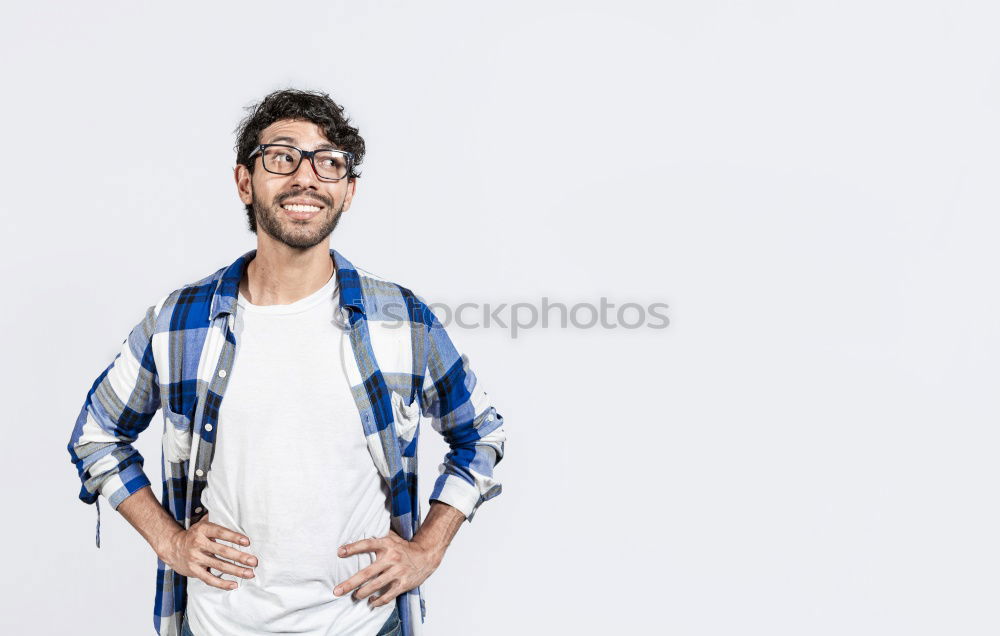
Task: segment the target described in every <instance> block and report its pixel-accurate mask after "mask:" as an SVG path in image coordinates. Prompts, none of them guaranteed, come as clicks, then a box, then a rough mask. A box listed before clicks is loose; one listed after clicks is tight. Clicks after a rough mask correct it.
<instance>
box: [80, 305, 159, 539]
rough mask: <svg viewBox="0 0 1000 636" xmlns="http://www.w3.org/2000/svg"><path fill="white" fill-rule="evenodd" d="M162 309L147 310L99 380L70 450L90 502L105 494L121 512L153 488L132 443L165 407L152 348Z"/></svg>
mask: <svg viewBox="0 0 1000 636" xmlns="http://www.w3.org/2000/svg"><path fill="white" fill-rule="evenodd" d="M157 307H158V305H153V306H151V307H149V309H147V310H146V314H145V317H144V318H143V319H142V321H141V322H140V323H139V324H138V325H136V326H135V327H134V328H133V329H132V331H131V333H130V334H129V335H128V337H127V338H126V339H125V341H124V342H123V343H122V348H121V351H120V352H119V353H118V354H117V355H116V356H115V358H114V360H112V361H111V364H109V365H108V367H107V368H106V369H105V370H104V371H103V372H102V373H101V374H100V375H99V376H98V377H97V379H96V380H95V381H94V383H93V385H92V386H91V388H90V391H89V392H88V393H87V398H86V400H85V401H84V403H83V408H81V409H80V415H79V416H78V417H77V420H76V425H75V426H74V427H73V433H72V435H71V436H70V441H69V445H68V446H67V450H68V451H69V454H70V459H71V461H72V462H73V464H75V465H76V470H77V473H78V475H79V477H80V481H81V483H82V486H81V488H80V499H81V500H82V501H83V502H84V503H88V504H92V503H94V502H96V501H97V500H98V497H99V495H104V497H105V498H106V499H107V500H108V502H109V503H110V504H111V506H112V507H113V508H115V509H117V508H118V506H119V505H120V504H121V502H122V501H124V500H125V499H126V498H127V497H128V496H129V495H131V494H133V493H135V492H136V491H138V490H140V489H142V488H144V487H145V486H149V485H150V481H149V478H148V477H147V476H146V474H145V473H144V472H143V469H142V465H143V457H142V455H141V454H140V453H139V451H138V450H136V449H135V448H133V446H132V443H133V442H134V441H135V440H136V439H137V438H138V436H139V434H140V433H141V432H142V431H144V430H145V429H146V427H147V426H149V422H150V420H151V419H152V417H153V415H154V414H155V413H156V411H157V409H158V408H159V407H160V390H159V384H158V377H157V373H156V365H155V364H154V361H153V347H152V337H153V333H154V329H155V325H156V314H157ZM99 531H100V526H99V525H98V532H99ZM98 538H99V534H98ZM98 545H100V541H99V540H98Z"/></svg>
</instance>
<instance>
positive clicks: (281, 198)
mask: <svg viewBox="0 0 1000 636" xmlns="http://www.w3.org/2000/svg"><path fill="white" fill-rule="evenodd" d="M288 199H314V200H315V201H318V202H319V203H321V204H322V205H324V206H325V207H328V208H329V207H332V206H333V201H330V200H329V199H327V198H326V197H324V196H321V195H319V194H306V193H304V192H289V193H287V194H279V195H278V196H276V197H275V198H274V202H275V203H276V204H277V205H283V204H284V203H285V201H287V200H288Z"/></svg>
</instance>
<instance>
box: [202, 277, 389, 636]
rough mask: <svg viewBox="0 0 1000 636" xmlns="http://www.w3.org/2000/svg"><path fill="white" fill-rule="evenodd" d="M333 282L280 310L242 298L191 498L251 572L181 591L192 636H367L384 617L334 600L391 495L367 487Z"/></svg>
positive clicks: (372, 482)
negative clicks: (349, 547)
mask: <svg viewBox="0 0 1000 636" xmlns="http://www.w3.org/2000/svg"><path fill="white" fill-rule="evenodd" d="M338 291H339V290H338V289H337V277H336V275H334V276H332V277H331V278H330V281H329V282H327V283H326V284H325V285H324V286H323V287H322V288H321V289H319V290H317V291H316V292H314V293H312V294H310V295H309V296H307V297H305V298H302V299H300V300H298V301H296V302H294V303H291V304H288V305H252V304H250V303H249V302H247V300H246V298H244V297H243V295H242V294H240V295H239V297H238V300H237V302H238V303H239V308H238V310H237V312H236V319H235V321H234V326H233V328H234V330H235V332H236V343H237V349H236V359H235V361H234V366H233V371H232V376H231V377H230V379H229V384H228V386H227V388H226V394H225V396H224V397H223V400H222V405H221V408H220V411H219V426H218V430H217V432H216V442H215V456H214V458H213V460H212V468H211V470H210V471H209V474H208V476H207V478H206V479H207V485H206V488H205V490H204V492H203V493H202V505H203V506H204V507H205V509H206V510H207V511H208V512H207V518H208V521H211V522H212V523H216V524H219V525H221V526H224V527H226V528H230V529H232V530H235V531H236V532H240V533H243V534H245V535H246V536H247V537H249V538H250V545H249V546H248V547H243V546H239V545H235V544H231V543H229V542H224V541H223V542H220V543H222V544H223V545H230V546H232V547H235V548H237V549H238V550H241V551H244V552H248V553H250V554H253V555H254V556H256V557H257V559H258V565H257V567H256V568H253V569H254V573H255V578H251V579H244V578H242V577H238V576H234V575H231V574H221V573H220V572H219V571H218V570H215V569H212V570H211V572H212V574H214V575H216V576H220V575H221V577H222V578H223V579H225V580H229V581H236V582H237V584H238V585H239V587H238V588H237V589H235V590H231V591H230V590H221V589H218V588H216V587H212V586H210V585H208V584H206V583H204V582H202V581H201V580H199V579H197V578H194V577H189V578H188V601H187V612H188V614H189V615H190V618H189V620H190V622H191V628H192V630H193V632H194V633H195V634H198V636H257V635H262V634H279V633H284V634H291V633H294V634H304V635H308V636H333V635H338V636H340V635H357V636H374V634H376V633H378V630H379V629H380V628H381V627H382V625H383V624H384V623H385V621H386V620H387V619H388V618H389V615H390V614H391V613H392V610H393V607H394V605H395V604H394V603H386V604H385V605H383V606H381V607H377V608H370V607H369V606H368V599H362V600H360V601H355V600H353V599H352V598H351V594H350V593H347V594H344V595H342V596H340V597H335V596H334V595H333V588H334V587H336V586H337V585H338V584H339V583H343V582H344V581H346V580H347V579H348V578H350V577H351V576H353V575H354V574H356V573H357V572H358V571H359V570H361V569H363V568H364V567H367V566H368V565H370V564H371V563H372V562H373V561H374V558H375V555H374V553H365V554H362V555H354V556H349V557H346V558H341V557H340V556H338V555H337V549H338V548H339V547H340V546H341V545H342V544H344V543H348V542H352V541H357V540H360V539H363V538H368V537H383V536H385V535H386V534H387V533H388V531H389V527H390V526H389V519H390V511H389V490H388V487H387V486H386V484H385V481H384V480H383V479H382V478H381V476H380V475H379V474H378V471H377V470H376V468H375V464H374V462H373V461H372V457H371V454H370V453H369V451H368V446H367V444H366V442H365V436H364V431H363V428H362V423H361V420H360V416H359V414H358V409H357V406H355V401H354V397H353V396H352V395H351V389H350V386H349V384H348V380H347V375H346V373H345V370H344V361H345V360H349V358H347V357H346V356H353V355H354V354H353V351H352V349H351V343H350V340H349V337H348V334H347V333H346V332H345V331H344V329H343V328H342V326H341V322H339V321H338V319H339V311H340V308H339V302H338Z"/></svg>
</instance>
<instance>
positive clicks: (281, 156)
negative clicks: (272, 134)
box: [247, 144, 354, 181]
mask: <svg viewBox="0 0 1000 636" xmlns="http://www.w3.org/2000/svg"><path fill="white" fill-rule="evenodd" d="M257 153H260V156H261V164H262V165H263V166H264V170H267V171H268V172H270V173H271V174H284V175H288V174H293V173H294V172H295V171H296V170H298V169H299V164H300V163H302V158H303V157H305V158H307V159H309V163H311V164H312V168H313V172H315V173H316V176H318V177H319V178H320V179H323V180H324V181H340V180H341V179H343V178H344V177H346V176H348V175H349V174H350V173H351V166H353V165H354V153H351V152H347V151H346V150H327V149H321V150H302V149H301V148H296V147H295V146H288V145H285V144H260V145H259V146H257V147H256V148H254V150H253V152H251V153H250V154H249V155H248V156H247V159H253V157H254V155H256V154H257Z"/></svg>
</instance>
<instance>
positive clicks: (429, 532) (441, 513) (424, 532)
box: [413, 501, 465, 564]
mask: <svg viewBox="0 0 1000 636" xmlns="http://www.w3.org/2000/svg"><path fill="white" fill-rule="evenodd" d="M463 521H465V515H464V514H463V513H462V511H461V510H459V509H457V508H454V507H452V506H449V505H448V504H446V503H443V502H440V501H432V502H431V507H430V510H429V511H428V512H427V517H426V518H425V519H424V521H423V523H421V524H420V528H419V529H418V530H417V533H416V534H415V535H413V542H414V543H417V544H419V545H420V546H422V547H424V548H426V549H427V550H429V551H430V552H431V553H432V554H433V555H434V557H435V559H436V562H437V563H438V564H440V563H441V560H442V559H443V558H444V553H445V551H446V550H447V549H448V546H449V545H450V544H451V540H452V539H453V538H455V534H456V533H457V532H458V529H459V528H460V527H462V522H463Z"/></svg>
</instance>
